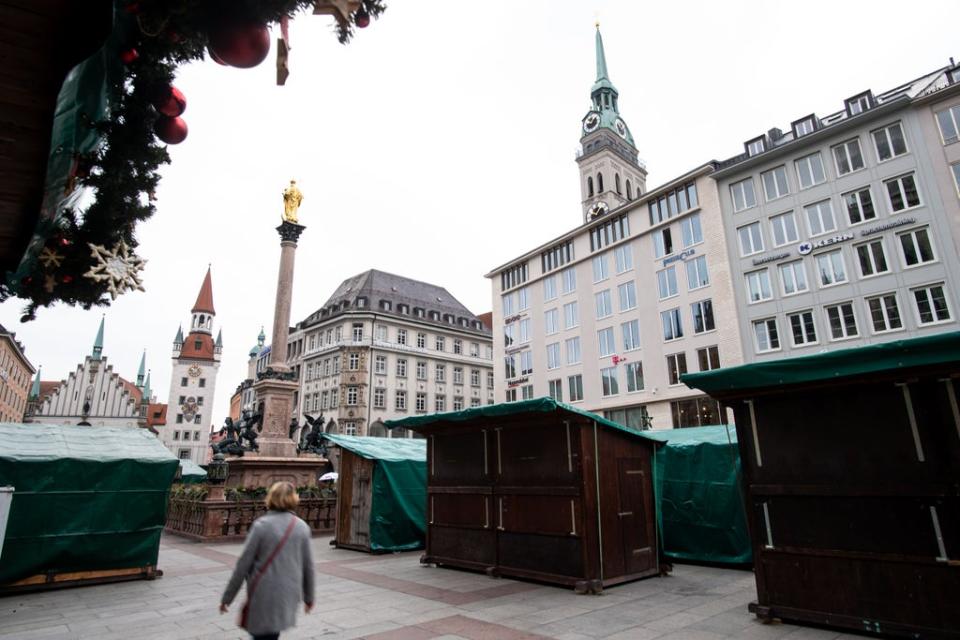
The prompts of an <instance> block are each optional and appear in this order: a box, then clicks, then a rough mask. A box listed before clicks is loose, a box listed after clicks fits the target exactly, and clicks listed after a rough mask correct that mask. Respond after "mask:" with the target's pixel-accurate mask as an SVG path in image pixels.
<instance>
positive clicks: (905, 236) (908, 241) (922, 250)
mask: <svg viewBox="0 0 960 640" xmlns="http://www.w3.org/2000/svg"><path fill="white" fill-rule="evenodd" d="M898 237H899V238H900V248H901V249H903V264H904V266H906V267H915V266H917V265H918V264H925V263H927V262H933V261H934V260H936V259H937V257H936V255H935V254H934V252H933V245H932V244H931V243H930V237H929V236H928V235H927V229H926V227H924V228H922V229H914V230H913V231H908V232H907V233H901V234H899V236H898Z"/></svg>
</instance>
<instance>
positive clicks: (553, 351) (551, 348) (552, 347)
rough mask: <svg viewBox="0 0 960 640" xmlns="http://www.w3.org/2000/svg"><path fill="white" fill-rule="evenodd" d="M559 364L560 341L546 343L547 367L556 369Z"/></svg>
mask: <svg viewBox="0 0 960 640" xmlns="http://www.w3.org/2000/svg"><path fill="white" fill-rule="evenodd" d="M559 366H560V343H559V342H553V343H551V344H548V345H547V369H556V368H558V367H559Z"/></svg>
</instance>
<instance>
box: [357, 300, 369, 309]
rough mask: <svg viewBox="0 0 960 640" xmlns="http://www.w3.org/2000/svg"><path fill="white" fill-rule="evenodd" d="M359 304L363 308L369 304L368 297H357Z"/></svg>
mask: <svg viewBox="0 0 960 640" xmlns="http://www.w3.org/2000/svg"><path fill="white" fill-rule="evenodd" d="M357 306H358V307H359V308H361V309H363V308H364V307H366V306H367V299H366V298H357Z"/></svg>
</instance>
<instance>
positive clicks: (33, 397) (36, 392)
mask: <svg viewBox="0 0 960 640" xmlns="http://www.w3.org/2000/svg"><path fill="white" fill-rule="evenodd" d="M42 369H43V367H37V377H35V378H34V379H33V386H32V387H30V395H29V397H27V400H30V401H31V402H36V401H37V400H39V399H40V371H41V370H42Z"/></svg>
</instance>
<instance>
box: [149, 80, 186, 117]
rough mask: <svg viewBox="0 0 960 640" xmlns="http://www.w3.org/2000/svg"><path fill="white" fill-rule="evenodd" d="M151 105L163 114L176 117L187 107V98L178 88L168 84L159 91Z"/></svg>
mask: <svg viewBox="0 0 960 640" xmlns="http://www.w3.org/2000/svg"><path fill="white" fill-rule="evenodd" d="M153 106H155V107H156V108H157V111H159V112H160V113H162V114H163V115H165V116H169V117H171V118H176V117H177V116H178V115H180V114H181V113H183V112H184V110H185V109H186V108H187V99H186V97H185V96H184V95H183V92H182V91H180V89H177V88H176V87H174V86H168V87H164V88H163V89H161V90H160V91H159V95H158V96H157V98H156V100H154V102H153Z"/></svg>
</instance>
